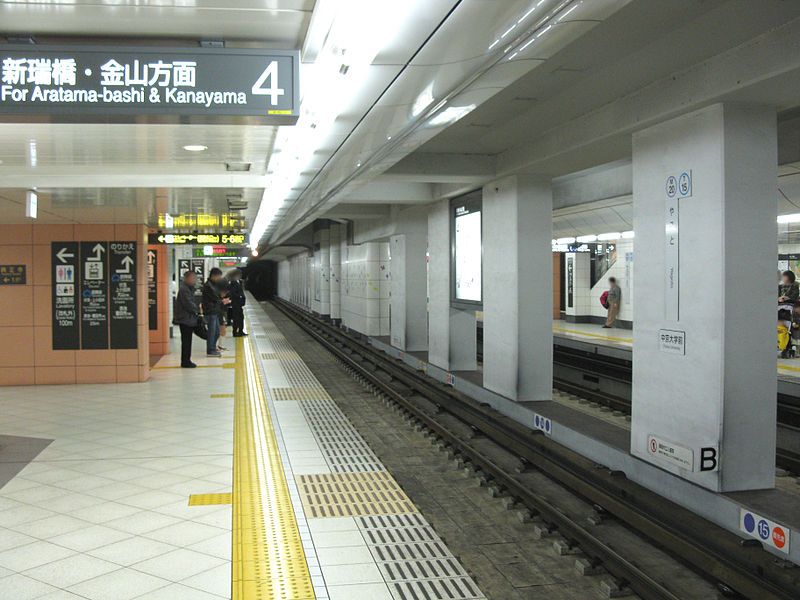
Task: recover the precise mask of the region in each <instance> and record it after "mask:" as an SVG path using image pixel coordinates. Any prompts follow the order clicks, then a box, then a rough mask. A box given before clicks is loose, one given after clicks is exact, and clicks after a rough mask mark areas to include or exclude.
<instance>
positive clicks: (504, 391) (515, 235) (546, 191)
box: [483, 176, 553, 401]
mask: <svg viewBox="0 0 800 600" xmlns="http://www.w3.org/2000/svg"><path fill="white" fill-rule="evenodd" d="M552 233H553V194H552V191H551V189H550V182H549V180H542V179H536V178H533V177H524V176H514V177H508V178H505V179H502V180H500V181H497V182H494V183H492V184H489V185H487V186H485V187H484V188H483V281H484V285H483V385H484V387H485V388H487V389H489V390H492V391H493V392H496V393H498V394H500V395H502V396H505V397H506V398H511V399H512V400H520V401H527V400H550V399H551V398H552V389H553V255H552V245H551V244H552V243H551V240H552V237H553V236H552Z"/></svg>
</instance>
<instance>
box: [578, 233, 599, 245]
mask: <svg viewBox="0 0 800 600" xmlns="http://www.w3.org/2000/svg"><path fill="white" fill-rule="evenodd" d="M575 239H577V241H578V242H580V243H581V244H591V243H592V242H596V241H597V239H598V237H597V236H596V235H579V236H578V237H577V238H575Z"/></svg>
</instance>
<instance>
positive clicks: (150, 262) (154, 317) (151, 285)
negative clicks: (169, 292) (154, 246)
mask: <svg viewBox="0 0 800 600" xmlns="http://www.w3.org/2000/svg"><path fill="white" fill-rule="evenodd" d="M186 268H187V269H188V268H189V267H188V266H187V267H186ZM147 320H148V322H149V327H150V331H155V330H156V329H158V253H157V252H154V251H153V250H148V251H147Z"/></svg>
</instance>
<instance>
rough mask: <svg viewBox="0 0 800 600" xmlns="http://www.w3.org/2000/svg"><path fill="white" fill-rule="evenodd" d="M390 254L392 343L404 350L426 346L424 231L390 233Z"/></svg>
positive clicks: (426, 245)
mask: <svg viewBox="0 0 800 600" xmlns="http://www.w3.org/2000/svg"><path fill="white" fill-rule="evenodd" d="M389 244H390V248H391V257H392V313H391V342H392V346H394V347H395V348H399V349H400V350H405V351H409V352H410V351H416V350H427V349H428V294H427V292H428V289H427V287H428V285H427V284H428V280H427V261H426V253H427V248H428V240H427V237H426V236H425V234H417V233H414V234H403V235H394V236H392V237H391V239H390V241H389Z"/></svg>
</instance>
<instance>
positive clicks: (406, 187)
mask: <svg viewBox="0 0 800 600" xmlns="http://www.w3.org/2000/svg"><path fill="white" fill-rule="evenodd" d="M433 199H434V198H433V190H432V189H431V186H430V185H428V184H427V183H418V182H412V181H393V180H391V179H387V178H385V177H382V176H381V177H377V178H375V179H373V180H372V181H370V182H369V183H367V184H364V185H361V186H358V187H355V188H354V189H353V190H352V191H350V192H348V193H346V194H342V198H341V201H342V202H346V203H348V204H421V203H428V202H433Z"/></svg>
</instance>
